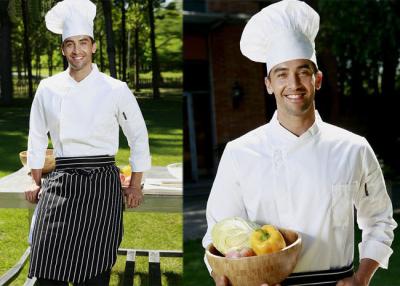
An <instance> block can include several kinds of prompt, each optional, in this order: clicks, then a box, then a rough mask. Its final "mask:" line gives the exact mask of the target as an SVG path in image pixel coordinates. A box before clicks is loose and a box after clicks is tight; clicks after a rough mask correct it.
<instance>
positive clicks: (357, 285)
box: [337, 258, 379, 286]
mask: <svg viewBox="0 0 400 286" xmlns="http://www.w3.org/2000/svg"><path fill="white" fill-rule="evenodd" d="M378 267H379V263H378V262H376V261H375V260H373V259H369V258H363V259H361V261H360V265H359V267H358V269H357V271H356V273H354V275H353V276H352V277H349V278H346V279H343V280H341V281H339V282H338V283H337V286H368V285H369V282H370V281H371V279H372V276H373V275H374V273H375V271H376V270H377V269H378Z"/></svg>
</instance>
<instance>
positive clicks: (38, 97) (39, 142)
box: [27, 82, 48, 169]
mask: <svg viewBox="0 0 400 286" xmlns="http://www.w3.org/2000/svg"><path fill="white" fill-rule="evenodd" d="M43 95H44V94H43V85H42V82H41V83H40V84H39V86H38V88H37V90H36V94H35V97H34V99H33V102H32V106H31V113H30V118H29V136H28V160H27V163H28V167H29V168H30V169H42V168H43V166H44V161H45V157H46V149H47V146H48V137H47V133H48V127H47V122H46V116H45V113H44V112H45V110H44V103H43Z"/></svg>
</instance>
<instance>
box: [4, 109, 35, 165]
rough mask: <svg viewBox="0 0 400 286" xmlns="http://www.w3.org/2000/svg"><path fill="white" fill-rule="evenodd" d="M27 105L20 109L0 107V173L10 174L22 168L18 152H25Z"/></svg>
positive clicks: (27, 122) (27, 121)
mask: <svg viewBox="0 0 400 286" xmlns="http://www.w3.org/2000/svg"><path fill="white" fill-rule="evenodd" d="M27 105H28V103H25V104H23V106H22V107H0V142H1V144H0V158H1V164H0V171H2V172H6V173H10V172H14V171H16V170H18V169H19V168H21V167H22V164H21V161H20V159H19V155H18V154H19V152H21V151H23V150H26V148H27V140H28V126H29V107H28V106H27Z"/></svg>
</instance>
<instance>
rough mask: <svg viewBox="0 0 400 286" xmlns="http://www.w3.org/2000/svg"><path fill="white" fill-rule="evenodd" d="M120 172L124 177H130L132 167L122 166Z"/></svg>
mask: <svg viewBox="0 0 400 286" xmlns="http://www.w3.org/2000/svg"><path fill="white" fill-rule="evenodd" d="M121 173H122V174H123V175H124V176H125V177H130V176H131V174H132V168H131V166H130V165H127V166H124V167H122V168H121Z"/></svg>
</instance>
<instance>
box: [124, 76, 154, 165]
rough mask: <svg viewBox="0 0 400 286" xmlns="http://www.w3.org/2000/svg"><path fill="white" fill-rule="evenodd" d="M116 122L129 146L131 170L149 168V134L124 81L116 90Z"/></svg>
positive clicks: (137, 106) (133, 97)
mask: <svg viewBox="0 0 400 286" xmlns="http://www.w3.org/2000/svg"><path fill="white" fill-rule="evenodd" d="M117 109H118V111H117V117H118V123H119V125H120V126H121V128H122V131H123V132H124V135H125V137H126V139H127V140H128V145H129V147H130V150H131V151H130V157H129V163H130V165H131V167H132V171H133V172H143V171H146V170H148V169H150V168H151V157H150V148H149V136H148V133H147V128H146V124H145V121H144V119H143V116H142V112H141V111H140V108H139V105H138V103H137V101H136V98H135V96H134V95H133V94H132V92H131V91H130V89H129V88H128V86H127V85H126V84H125V83H124V84H123V86H122V88H120V90H119V92H118V101H117Z"/></svg>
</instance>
